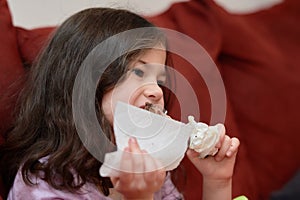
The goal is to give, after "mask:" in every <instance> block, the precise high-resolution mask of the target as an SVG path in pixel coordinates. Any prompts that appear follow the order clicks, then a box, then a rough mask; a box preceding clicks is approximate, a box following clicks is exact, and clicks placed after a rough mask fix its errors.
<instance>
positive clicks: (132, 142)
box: [129, 137, 137, 144]
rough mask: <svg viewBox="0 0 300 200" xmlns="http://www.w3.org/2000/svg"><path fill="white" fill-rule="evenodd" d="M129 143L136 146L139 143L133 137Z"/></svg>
mask: <svg viewBox="0 0 300 200" xmlns="http://www.w3.org/2000/svg"><path fill="white" fill-rule="evenodd" d="M129 143H131V144H136V143H137V141H136V139H135V138H134V137H131V138H129Z"/></svg>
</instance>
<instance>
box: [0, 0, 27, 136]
mask: <svg viewBox="0 0 300 200" xmlns="http://www.w3.org/2000/svg"><path fill="white" fill-rule="evenodd" d="M0 13H1V15H0V44H1V46H0V55H1V56H0V94H1V96H0V142H1V141H2V139H3V138H2V134H3V133H4V131H5V130H6V129H7V128H8V127H10V125H11V122H12V111H13V108H14V103H15V101H16V95H15V94H16V93H17V91H18V86H16V85H17V84H16V83H15V82H16V81H17V80H19V79H20V78H21V77H22V75H23V74H24V69H23V64H22V62H21V58H20V54H19V51H18V44H17V35H16V30H15V28H14V26H13V24H12V20H11V16H10V11H9V8H8V5H7V2H6V0H0Z"/></svg>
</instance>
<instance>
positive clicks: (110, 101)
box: [102, 48, 166, 125]
mask: <svg viewBox="0 0 300 200" xmlns="http://www.w3.org/2000/svg"><path fill="white" fill-rule="evenodd" d="M165 62H166V51H165V50H162V49H155V48H153V49H149V50H146V51H145V52H144V53H143V54H142V55H141V56H138V57H137V58H136V59H135V60H133V61H132V62H131V63H130V65H129V70H128V72H127V73H126V74H125V79H124V80H123V81H122V82H120V83H119V84H117V85H116V86H115V87H114V88H113V89H112V90H110V91H108V92H107V93H106V94H104V96H103V99H102V109H103V112H104V114H105V116H106V118H107V119H108V121H109V122H110V124H111V125H113V114H114V108H115V106H116V103H117V102H118V101H122V102H125V103H128V104H131V105H133V106H136V107H139V108H144V107H145V103H146V102H149V103H152V104H159V105H160V106H161V107H164V99H163V92H162V89H161V87H160V85H163V84H164V83H165V81H166V69H165Z"/></svg>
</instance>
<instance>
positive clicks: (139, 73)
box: [132, 68, 144, 77]
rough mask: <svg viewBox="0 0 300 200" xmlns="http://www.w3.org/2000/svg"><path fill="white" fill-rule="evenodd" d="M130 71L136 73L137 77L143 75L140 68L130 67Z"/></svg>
mask: <svg viewBox="0 0 300 200" xmlns="http://www.w3.org/2000/svg"><path fill="white" fill-rule="evenodd" d="M132 72H133V73H134V74H135V75H137V76H138V77H143V76H144V72H143V71H142V70H140V69H137V68H134V69H132Z"/></svg>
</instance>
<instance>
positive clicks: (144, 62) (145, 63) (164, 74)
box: [137, 59, 167, 76]
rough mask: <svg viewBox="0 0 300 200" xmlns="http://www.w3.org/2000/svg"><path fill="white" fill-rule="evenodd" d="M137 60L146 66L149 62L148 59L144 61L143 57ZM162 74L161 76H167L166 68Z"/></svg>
mask: <svg viewBox="0 0 300 200" xmlns="http://www.w3.org/2000/svg"><path fill="white" fill-rule="evenodd" d="M137 62H140V63H142V64H144V65H145V66H147V65H148V64H149V63H147V62H146V61H144V60H142V59H139V60H138V61H137ZM160 75H161V76H167V73H166V70H164V72H162V73H161V74H160Z"/></svg>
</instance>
